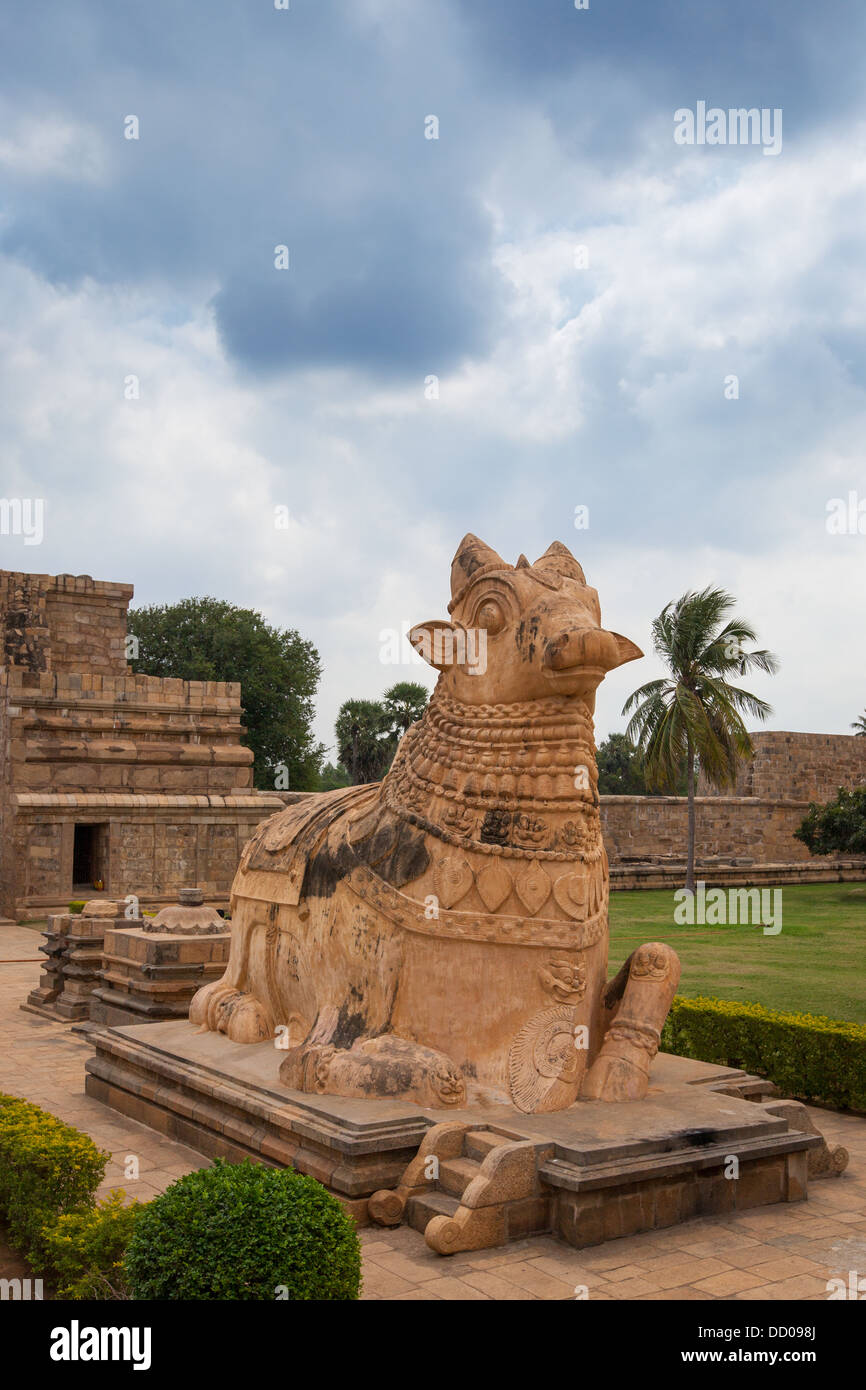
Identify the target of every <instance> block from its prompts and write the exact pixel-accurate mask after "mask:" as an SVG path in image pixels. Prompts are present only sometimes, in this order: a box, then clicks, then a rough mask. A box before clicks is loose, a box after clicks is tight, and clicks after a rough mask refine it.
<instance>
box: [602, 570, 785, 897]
mask: <svg viewBox="0 0 866 1390" xmlns="http://www.w3.org/2000/svg"><path fill="white" fill-rule="evenodd" d="M735 603H736V600H735V599H734V598H733V596H732V595H731V594H729V593H726V592H725V590H724V589H714V588H711V587H707V588H706V589H702V590H701V592H700V593H693V592H691V591H690V592H688V593H685V594H683V596H682V598H680V599H677V601H676V603H669V604H667V605H666V606H665V607H664V608H663V609H662V611H661V613H660V614H659V615H658V617H657V618H656V619H655V621H654V622H653V625H652V641H653V649H654V650H655V653H656V655H657V656H658V657H660V658H661V660H662V661H663V662H664V663H665V665H666V666H667V668H668V671H669V673H670V674H669V676H668V677H662V678H661V679H660V680H654V681H649V682H648V683H647V684H646V685H642V686H641V687H640V689H638V690H635V691H634V693H633V694H632V695H630V696H629V698H628V700H627V701H626V703H625V705H624V706H623V714H628V713H629V711H633V713H632V717H631V719H630V721H629V724H628V728H627V729H626V735H627V737H628V738H630V739H631V741H632V742H633V743H634V744H636V745H637V746H638V747H639V748H640V749H641V751H642V752H643V754H644V758H645V767H646V776H647V780H648V782H649V783H650V784H651V785H653V786H658V787H662V788H670V787H673V786H674V785H675V782H676V778H677V775H678V772H679V770H680V769H681V768H682V766H683V763H685V767H686V780H687V795H688V800H689V821H688V852H687V869H686V885H685V886H686V888H688V889H691V890H692V891H694V886H695V764H696V760H697V759H698V758H699V759H700V766H701V771H702V773H703V774H704V776H705V777H706V779H707V781H708V782H710V783H711V785H713V786H716V787H720V788H721V787H724V786H728V785H733V783H734V782H735V781H736V775H737V767H738V765H739V763H740V761H741V760H744V759H748V758H751V757H752V756H753V754H754V747H753V745H752V740H751V738H750V737H749V734H748V732H747V731H746V726H745V724H744V723H743V719H742V714H743V713H746V714H749V715H750V716H751V717H752V718H753V719H762V720H763V719H766V718H767V716H768V715H769V714H770V713H771V709H770V706H769V705H768V704H767V703H766V702H765V701H764V700H760V699H758V697H757V695H752V694H750V692H749V691H748V690H742V689H741V688H740V687H739V686H736V685H731V684H730V683H729V681H728V679H727V678H728V677H729V676H732V675H734V674H737V675H741V676H742V675H745V674H747V672H749V671H753V670H758V671H766V672H769V673H772V672H774V671H776V670H777V669H778V665H779V663H778V660H777V658H776V657H775V656H774V655H773V653H772V652H769V651H764V650H752V651H747V650H746V645H745V644H746V643H751V642H755V641H756V640H757V638H756V635H755V632H754V630H753V628H752V627H751V626H750V625H749V624H748V623H747V622H745V621H744V620H743V619H742V618H734V617H729V616H728V615H729V614H730V612H731V610H732V608H733V607H734V605H735Z"/></svg>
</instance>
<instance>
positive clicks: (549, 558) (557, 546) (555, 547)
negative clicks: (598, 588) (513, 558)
mask: <svg viewBox="0 0 866 1390" xmlns="http://www.w3.org/2000/svg"><path fill="white" fill-rule="evenodd" d="M533 569H537V570H548V571H549V572H552V573H553V574H560V575H562V577H563V579H577V580H578V581H579V582H580V583H581V584H585V583H586V576H585V575H584V572H583V568H582V566H581V565H579V564H578V562H577V560H575V558H574V556H573V555H572V553H571V551H570V550H569V548H568V546H567V545H563V544H562V541H553V543H552V544H551V545H549V546H548V547H547V549H546V550H545V552H544V554H543V555H541V556H539V558H538V559H537V560H536V562H535V564H534V565H533Z"/></svg>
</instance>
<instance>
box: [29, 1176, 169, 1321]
mask: <svg viewBox="0 0 866 1390" xmlns="http://www.w3.org/2000/svg"><path fill="white" fill-rule="evenodd" d="M124 1197H125V1193H123V1192H112V1193H111V1194H110V1195H109V1196H108V1197H106V1199H105V1201H103V1202H99V1203H97V1205H96V1206H95V1207H90V1208H88V1209H86V1210H83V1211H74V1212H66V1213H64V1215H62V1216H58V1217H56V1218H55V1219H54V1221H53V1222H52V1223H50V1224H49V1225H47V1226H45V1227H44V1228H43V1231H42V1237H41V1240H42V1245H43V1248H44V1251H45V1259H46V1262H47V1265H48V1267H49V1269H50V1271H51V1274H52V1277H53V1280H54V1282H55V1283H56V1285H57V1297H58V1298H75V1299H78V1298H99V1299H113V1298H128V1297H129V1290H128V1288H127V1285H126V1280H125V1278H124V1273H123V1256H124V1252H125V1250H126V1247H127V1245H128V1244H129V1242H130V1240H131V1239H132V1233H133V1231H134V1230H135V1223H136V1221H137V1220H138V1217H139V1215H140V1214H141V1212H142V1211H143V1210H144V1208H145V1206H146V1203H144V1202H131V1203H130V1204H129V1205H125V1203H124Z"/></svg>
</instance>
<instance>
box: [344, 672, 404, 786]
mask: <svg viewBox="0 0 866 1390" xmlns="http://www.w3.org/2000/svg"><path fill="white" fill-rule="evenodd" d="M428 698H429V694H428V691H427V689H426V687H425V686H423V685H419V684H418V683H417V682H415V681H398V682H397V684H396V685H392V686H391V687H390V689H389V690H386V691H385V694H384V695H383V696H382V699H381V700H346V701H345V702H344V703H343V704H342V705H341V706H340V712H339V714H338V715H337V722H336V725H335V729H334V731H335V733H336V736H337V757H338V758H339V765H340V769H341V770H345V772H346V775H347V781H348V783H350V784H352V785H356V784H358V783H361V782H378V781H380V780H381V778H383V777H384V776H385V773H386V772H387V771H388V768H389V767H390V766H391V763H392V762H393V760H394V754H395V753H396V752H397V745H398V743H399V742H400V739H401V738H402V737H403V735H404V734H405V732H406V730H407V729H408V728H409V726H410V724H414V723H415V722H416V720H418V719H420V718H421V716H422V714H423V713H424V710H425V709H426V707H427V700H428ZM334 785H335V786H346V785H347V783H346V782H336V783H334ZM323 790H324V788H323Z"/></svg>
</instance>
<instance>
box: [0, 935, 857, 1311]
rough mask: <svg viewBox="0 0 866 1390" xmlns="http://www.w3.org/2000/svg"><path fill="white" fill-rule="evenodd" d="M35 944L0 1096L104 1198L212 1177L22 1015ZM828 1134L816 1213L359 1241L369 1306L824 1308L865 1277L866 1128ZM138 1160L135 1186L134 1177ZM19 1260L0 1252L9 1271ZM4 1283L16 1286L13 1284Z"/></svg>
mask: <svg viewBox="0 0 866 1390" xmlns="http://www.w3.org/2000/svg"><path fill="white" fill-rule="evenodd" d="M34 936H35V933H34V932H33V931H32V930H29V929H27V928H20V927H3V928H0V956H3V957H16V960H15V963H14V964H9V965H0V1091H6V1092H7V1093H11V1094H13V1095H21V1096H26V1097H27V1098H28V1099H30V1100H33V1101H34V1102H35V1103H36V1104H37V1105H41V1106H42V1107H43V1108H44V1109H46V1110H49V1111H50V1112H51V1113H52V1114H55V1115H58V1116H59V1117H60V1118H61V1119H64V1120H67V1121H68V1122H69V1123H70V1124H74V1125H76V1126H78V1127H79V1128H80V1129H83V1130H85V1131H86V1132H87V1133H88V1134H90V1135H91V1136H92V1138H93V1139H94V1140H95V1142H96V1143H97V1144H99V1146H100V1147H101V1148H104V1149H106V1150H108V1151H109V1152H110V1154H111V1160H110V1162H109V1165H108V1168H107V1170H106V1179H105V1182H104V1184H103V1187H102V1189H101V1191H109V1190H112V1189H114V1188H118V1187H122V1188H124V1189H125V1191H126V1192H127V1193H128V1194H129V1196H130V1197H133V1196H136V1197H139V1198H141V1199H143V1200H148V1199H149V1198H151V1197H153V1196H155V1195H156V1193H157V1192H158V1191H162V1190H164V1188H165V1187H166V1186H168V1184H169V1183H171V1182H173V1181H174V1180H175V1179H176V1178H177V1177H179V1176H180V1175H181V1174H183V1173H186V1172H189V1171H191V1170H192V1169H194V1168H202V1167H206V1166H207V1164H208V1160H207V1159H206V1158H204V1157H203V1156H202V1155H201V1154H199V1153H196V1151H195V1150H193V1149H189V1148H187V1147H186V1146H185V1145H183V1144H178V1143H175V1142H174V1141H173V1140H171V1139H167V1138H165V1137H164V1136H163V1135H160V1134H157V1133H156V1132H155V1131H153V1130H151V1129H148V1128H147V1127H146V1126H144V1125H141V1124H138V1123H137V1122H136V1121H134V1120H128V1119H126V1118H125V1117H124V1116H121V1115H118V1114H117V1113H116V1112H115V1111H113V1110H111V1109H109V1108H108V1107H106V1106H103V1105H101V1104H100V1103H99V1102H98V1101H95V1100H92V1099H91V1098H90V1097H89V1096H86V1095H85V1094H84V1074H85V1073H84V1064H85V1062H86V1060H87V1059H88V1057H89V1056H90V1055H91V1048H90V1046H89V1044H88V1043H87V1041H86V1040H85V1039H84V1038H82V1037H80V1036H79V1035H77V1034H73V1033H72V1031H71V1027H70V1026H69V1025H68V1024H62V1023H56V1022H53V1021H49V1020H47V1019H43V1018H40V1017H37V1016H36V1015H34V1014H29V1013H26V1012H24V1011H22V1010H21V1009H20V1008H19V1005H20V1004H21V1002H22V1001H23V1000H24V999H25V998H26V995H27V993H28V991H29V990H31V989H32V988H33V987H34V985H35V984H36V981H37V979H38V976H39V963H38V962H36V961H35V960H34V959H33V957H34V956H35V954H36V952H35V950H34ZM810 1114H811V1115H812V1118H813V1119H814V1121H815V1123H816V1125H817V1126H818V1128H819V1129H820V1130H821V1131H822V1132H823V1133H824V1135H825V1136H826V1138H827V1139H828V1140H829V1141H830V1142H832V1143H839V1144H844V1145H845V1147H846V1148H847V1149H848V1150H849V1152H850V1154H851V1164H850V1167H849V1170H848V1171H847V1172H846V1173H845V1174H843V1176H842V1177H841V1178H839V1179H825V1180H822V1181H820V1182H813V1184H812V1187H811V1195H810V1198H809V1200H808V1202H805V1203H802V1204H796V1205H791V1206H788V1205H785V1206H777V1207H757V1208H753V1209H751V1210H749V1211H746V1212H735V1213H728V1214H727V1215H726V1216H723V1217H717V1218H714V1217H702V1218H699V1219H697V1220H694V1221H690V1222H686V1223H684V1224H683V1225H681V1226H672V1227H667V1228H666V1229H664V1230H661V1231H648V1232H646V1234H643V1235H640V1236H629V1237H626V1238H625V1239H621V1240H616V1241H610V1242H608V1243H607V1244H606V1245H599V1246H592V1247H589V1248H587V1249H583V1250H572V1249H571V1248H570V1247H569V1246H567V1245H564V1244H563V1243H562V1242H560V1241H557V1240H555V1239H554V1238H553V1237H551V1236H533V1237H531V1238H528V1239H525V1240H522V1241H519V1242H515V1243H514V1244H513V1245H508V1246H505V1247H502V1248H500V1249H495V1250H478V1251H468V1252H464V1253H462V1254H458V1255H452V1256H448V1257H447V1258H446V1257H439V1256H437V1255H435V1254H434V1253H433V1251H431V1250H430V1249H429V1248H428V1246H427V1245H426V1243H425V1241H424V1237H423V1236H422V1235H421V1234H420V1233H419V1232H417V1231H414V1230H411V1229H410V1228H409V1227H406V1226H401V1227H397V1228H396V1229H383V1228H379V1227H370V1228H366V1229H364V1230H362V1231H361V1232H360V1233H359V1234H360V1238H361V1244H362V1250H363V1266H364V1285H363V1291H362V1299H363V1300H364V1301H366V1302H380V1301H382V1300H391V1301H395V1302H401V1301H407V1302H409V1301H429V1302H439V1301H443V1300H445V1301H455V1300H457V1301H467V1300H479V1301H486V1300H503V1301H506V1300H507V1301H521V1300H525V1301H527V1302H529V1301H535V1300H538V1299H546V1300H549V1299H553V1300H559V1301H565V1300H566V1299H574V1298H575V1286H585V1287H586V1288H587V1290H588V1292H589V1298H590V1300H596V1301H599V1302H607V1301H611V1300H614V1299H615V1300H627V1299H637V1300H640V1301H651V1300H658V1301H662V1300H689V1301H713V1300H714V1299H721V1300H737V1301H749V1300H767V1299H772V1300H776V1299H795V1300H803V1301H810V1300H816V1301H817V1300H822V1299H826V1297H827V1288H826V1283H827V1280H828V1279H829V1278H833V1277H838V1275H839V1274H840V1272H841V1273H843V1274H846V1273H847V1271H848V1270H849V1269H852V1268H861V1267H863V1268H866V1119H863V1118H862V1117H859V1116H853V1115H842V1114H838V1113H836V1112H834V1111H830V1110H822V1109H818V1108H811V1109H810ZM128 1154H133V1155H135V1157H136V1158H137V1159H138V1165H139V1178H138V1179H137V1180H130V1179H125V1178H124V1177H123V1170H124V1166H125V1162H126V1157H127V1155H128ZM14 1264H15V1257H14V1256H12V1255H11V1253H10V1252H8V1251H6V1252H4V1251H2V1249H0V1273H3V1274H5V1273H6V1270H7V1269H12V1268H13V1266H14ZM6 1277H10V1276H9V1275H7V1276H6Z"/></svg>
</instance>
